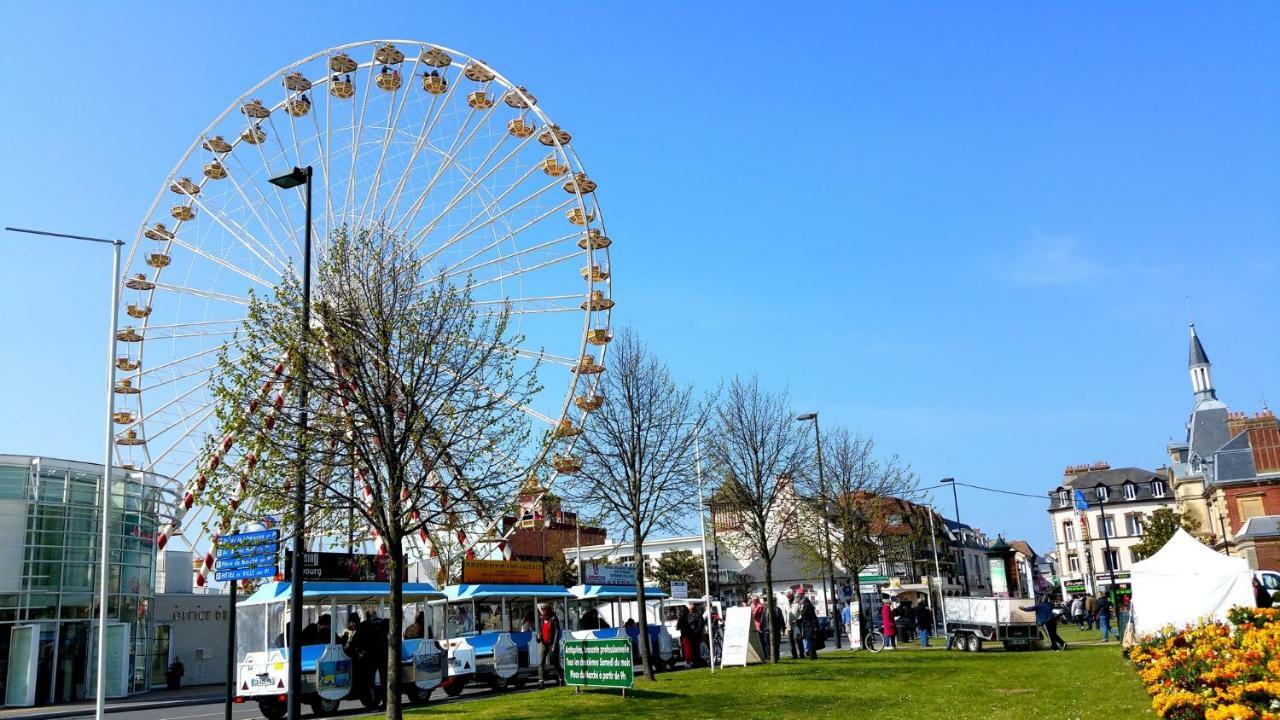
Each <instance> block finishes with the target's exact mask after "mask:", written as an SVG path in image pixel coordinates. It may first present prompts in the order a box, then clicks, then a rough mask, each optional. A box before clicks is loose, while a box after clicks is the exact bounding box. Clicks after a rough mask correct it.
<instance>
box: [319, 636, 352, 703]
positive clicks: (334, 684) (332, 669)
mask: <svg viewBox="0 0 1280 720" xmlns="http://www.w3.org/2000/svg"><path fill="white" fill-rule="evenodd" d="M315 685H316V692H317V693H318V694H319V695H320V697H322V698H324V699H325V700H341V699H342V698H344V697H346V696H347V693H348V692H350V691H351V659H350V658H348V657H347V654H346V653H345V652H343V651H342V647H341V646H339V645H332V644H330V645H326V646H325V648H324V652H322V653H320V659H319V660H317V661H316V678H315Z"/></svg>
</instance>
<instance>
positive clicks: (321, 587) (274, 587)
mask: <svg viewBox="0 0 1280 720" xmlns="http://www.w3.org/2000/svg"><path fill="white" fill-rule="evenodd" d="M292 585H293V583H288V582H269V583H267V584H266V585H263V586H262V587H260V588H258V590H257V592H255V593H254V594H252V595H250V596H249V597H247V598H245V599H244V600H242V601H240V602H238V603H236V604H237V605H262V604H265V603H273V602H285V601H286V600H288V599H289V595H290V592H291V590H292ZM402 589H403V592H404V599H405V601H406V602H417V601H420V600H438V599H440V598H443V597H445V594H444V593H442V592H440V591H439V590H437V589H436V588H435V586H434V585H431V584H430V583H404V585H403V586H402ZM390 596H391V585H390V583H384V582H304V583H303V585H302V597H303V599H304V600H323V599H327V598H334V599H335V600H342V601H344V602H356V603H360V602H376V601H379V600H386V599H387V598H389V597H390Z"/></svg>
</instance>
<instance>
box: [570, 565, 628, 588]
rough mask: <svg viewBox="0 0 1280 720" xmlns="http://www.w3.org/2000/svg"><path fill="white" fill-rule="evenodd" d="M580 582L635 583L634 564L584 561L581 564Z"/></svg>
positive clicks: (588, 583) (605, 583)
mask: <svg viewBox="0 0 1280 720" xmlns="http://www.w3.org/2000/svg"><path fill="white" fill-rule="evenodd" d="M582 582H583V584H584V585H635V584H636V566H635V565H629V564H627V565H621V564H619V565H611V564H609V563H602V562H584V563H583V564H582Z"/></svg>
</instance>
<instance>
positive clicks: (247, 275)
mask: <svg viewBox="0 0 1280 720" xmlns="http://www.w3.org/2000/svg"><path fill="white" fill-rule="evenodd" d="M172 242H173V244H175V245H178V246H179V247H182V248H185V249H187V250H189V251H191V252H192V253H194V254H196V255H199V256H200V257H202V258H204V259H205V260H208V261H209V262H211V263H213V264H215V265H219V266H221V267H223V268H225V269H227V270H230V271H231V272H233V273H235V274H237V275H239V276H241V277H243V278H245V279H246V280H251V281H253V282H256V283H258V284H259V285H261V286H262V287H264V288H268V289H271V288H274V287H275V283H270V282H267V281H266V280H264V279H262V278H260V277H258V276H257V275H255V274H253V273H251V272H249V271H248V270H245V269H244V268H242V267H240V266H239V265H236V264H235V263H231V262H227V261H226V260H223V259H222V258H220V257H217V256H215V255H210V254H209V253H207V252H205V251H203V250H201V249H200V248H198V247H196V246H195V245H192V244H191V243H189V242H186V241H185V240H181V239H179V238H178V237H176V236H175V237H174V238H173V240H172Z"/></svg>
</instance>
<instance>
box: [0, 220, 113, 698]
mask: <svg viewBox="0 0 1280 720" xmlns="http://www.w3.org/2000/svg"><path fill="white" fill-rule="evenodd" d="M5 230H8V231H10V232H20V233H27V234H29V235H45V236H47V237H56V238H67V239H69V240H84V241H86V242H92V243H99V244H103V245H110V246H112V250H113V252H112V261H111V283H110V284H109V285H108V286H107V287H108V288H110V290H111V302H110V304H111V320H110V328H111V329H110V334H109V335H107V432H106V449H105V450H104V452H103V461H102V496H101V498H99V500H100V501H101V502H102V538H101V540H102V554H101V556H100V558H99V563H98V588H99V596H98V658H97V676H96V680H97V699H96V701H95V706H94V717H95V718H97V719H98V720H102V718H103V717H104V716H105V714H106V702H107V672H106V670H107V660H106V658H107V579H108V577H109V576H110V574H111V573H110V572H109V570H110V568H111V565H110V562H111V555H110V552H109V551H108V545H109V544H110V540H111V534H110V531H109V526H108V524H107V521H108V520H110V515H109V514H108V510H109V508H110V506H111V469H112V462H111V445H112V441H113V440H114V439H115V438H114V437H112V436H113V435H114V433H113V431H112V428H111V422H112V418H111V416H112V415H114V414H115V400H116V395H115V389H116V387H115V386H116V362H115V350H116V316H117V315H118V314H119V309H120V304H119V303H120V293H119V292H118V288H117V287H116V283H117V282H119V280H120V248H122V247H124V242H123V241H121V240H107V239H105V238H96V237H89V236H87V235H67V234H65V233H56V232H46V231H44V230H28V229H25V228H16V227H6V228H5Z"/></svg>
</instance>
